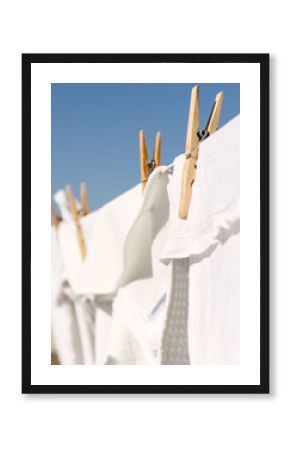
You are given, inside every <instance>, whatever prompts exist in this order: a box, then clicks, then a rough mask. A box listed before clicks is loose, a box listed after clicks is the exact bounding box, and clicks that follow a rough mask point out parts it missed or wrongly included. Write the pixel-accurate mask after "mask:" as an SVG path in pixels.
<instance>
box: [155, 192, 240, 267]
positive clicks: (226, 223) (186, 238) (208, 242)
mask: <svg viewBox="0 0 290 450" xmlns="http://www.w3.org/2000/svg"><path fill="white" fill-rule="evenodd" d="M239 222H240V201H239V200H237V201H236V202H235V203H233V204H232V205H231V207H229V208H227V209H226V210H225V211H222V212H220V213H219V214H217V215H215V216H213V217H212V218H211V220H210V223H209V226H208V227H207V228H206V229H205V230H203V231H202V232H199V233H192V234H186V235H183V236H174V235H171V236H170V235H169V237H168V239H167V243H166V246H165V248H164V250H163V252H162V255H161V257H160V262H162V263H163V264H169V263H170V261H171V260H172V259H180V258H189V257H196V256H201V255H203V254H206V251H207V250H209V249H210V248H212V247H213V246H215V245H217V244H219V243H222V242H223V239H224V236H225V234H226V233H227V234H231V232H233V233H234V232H236V229H237V225H239ZM169 234H170V233H169Z"/></svg>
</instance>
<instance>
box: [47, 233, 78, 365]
mask: <svg viewBox="0 0 290 450" xmlns="http://www.w3.org/2000/svg"><path fill="white" fill-rule="evenodd" d="M51 245H52V261H51V262H52V264H51V269H52V270H51V273H52V280H51V281H52V288H51V294H52V296H51V300H52V301H51V322H52V335H53V341H54V345H55V349H56V352H57V355H58V358H59V361H60V363H61V364H69V365H70V364H83V356H82V349H81V341H80V335H79V328H78V323H77V318H76V311H75V304H74V294H73V292H72V291H71V289H70V288H69V285H68V283H67V282H66V281H65V279H64V277H63V261H62V255H61V252H60V248H59V242H58V234H57V230H56V229H55V227H52V236H51Z"/></svg>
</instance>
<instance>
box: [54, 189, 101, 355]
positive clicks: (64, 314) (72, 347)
mask: <svg viewBox="0 0 290 450" xmlns="http://www.w3.org/2000/svg"><path fill="white" fill-rule="evenodd" d="M54 200H55V202H56V203H57V205H58V207H59V209H60V212H61V216H62V218H63V222H64V224H65V225H64V224H63V223H62V224H60V226H59V227H58V229H57V230H56V229H53V233H54V238H53V239H54V241H55V242H56V241H57V246H54V248H53V252H52V254H53V278H55V280H54V281H53V285H55V284H56V281H57V280H58V286H55V289H56V292H57V296H58V298H59V299H60V301H58V307H53V311H52V312H53V314H52V322H53V324H54V325H53V328H54V333H53V335H55V334H57V345H56V350H57V353H58V355H59V359H60V362H61V364H94V361H95V344H94V328H95V325H94V319H95V317H94V304H93V302H92V301H91V299H88V298H86V297H77V296H76V294H75V292H74V291H73V289H72V288H71V284H70V283H69V281H68V279H69V277H68V273H67V272H66V264H65V262H64V261H65V256H66V255H67V253H66V248H63V247H62V248H60V247H61V246H60V245H59V243H62V239H61V236H60V234H61V232H60V230H61V229H65V230H69V231H68V233H69V237H71V241H70V243H69V241H65V243H68V244H70V245H71V248H72V252H74V253H75V255H76V256H75V257H76V259H77V261H79V260H80V252H79V247H78V243H77V238H76V236H77V235H76V229H75V225H74V223H73V222H72V217H71V213H70V210H69V207H68V204H67V200H66V195H65V193H64V191H62V190H60V191H58V192H57V193H56V194H55V196H54ZM76 203H77V207H78V208H80V205H79V202H78V201H76ZM56 255H58V259H59V260H61V267H58V264H57V261H56ZM54 296H55V295H54ZM69 338H70V340H69ZM54 340H55V339H54ZM68 355H70V357H68Z"/></svg>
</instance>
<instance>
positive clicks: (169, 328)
mask: <svg viewBox="0 0 290 450" xmlns="http://www.w3.org/2000/svg"><path fill="white" fill-rule="evenodd" d="M188 274H189V258H183V259H175V260H173V261H172V284H171V292H170V294H169V301H168V307H167V314H166V320H165V327H164V332H163V336H162V342H161V362H160V364H164V365H166V364H168V365H169V364H173V365H187V364H190V360H189V350H188V331H187V329H188V328H187V323H188V287H189V277H188Z"/></svg>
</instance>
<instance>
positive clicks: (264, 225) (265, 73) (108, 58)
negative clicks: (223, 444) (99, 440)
mask: <svg viewBox="0 0 290 450" xmlns="http://www.w3.org/2000/svg"><path fill="white" fill-rule="evenodd" d="M269 59H270V57H269V54H232V53H231V54H23V55H22V156H23V157H22V393H25V394H27V393H32V394H58V393H60V394H64V393H67V394H128V393H130V394H213V393H215V394H251V393H252V394H258V393H262V394H267V393H269ZM118 62H119V63H143V64H146V63H255V64H259V65H260V219H261V220H260V244H261V245H260V249H261V250H260V384H258V385H172V386H168V385H155V386H152V385H138V386H136V385H134V386H125V385H110V386H105V385H32V384H31V275H32V274H31V65H32V64H33V63H43V64H45V63H78V64H82V63H118ZM261 149H262V151H261Z"/></svg>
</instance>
